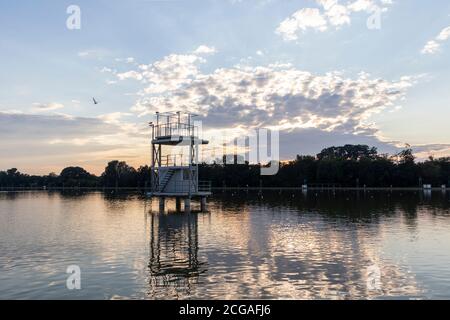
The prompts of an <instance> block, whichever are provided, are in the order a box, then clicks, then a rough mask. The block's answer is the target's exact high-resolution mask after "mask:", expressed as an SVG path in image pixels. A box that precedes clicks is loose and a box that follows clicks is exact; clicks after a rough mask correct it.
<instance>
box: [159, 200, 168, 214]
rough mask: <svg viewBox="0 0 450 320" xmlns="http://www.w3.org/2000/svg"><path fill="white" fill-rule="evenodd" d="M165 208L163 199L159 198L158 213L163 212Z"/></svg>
mask: <svg viewBox="0 0 450 320" xmlns="http://www.w3.org/2000/svg"><path fill="white" fill-rule="evenodd" d="M165 207H166V199H165V198H164V197H159V212H164V211H165Z"/></svg>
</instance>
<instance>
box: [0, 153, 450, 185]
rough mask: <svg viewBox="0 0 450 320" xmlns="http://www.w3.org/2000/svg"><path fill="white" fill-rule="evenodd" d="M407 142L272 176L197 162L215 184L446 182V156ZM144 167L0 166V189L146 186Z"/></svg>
mask: <svg viewBox="0 0 450 320" xmlns="http://www.w3.org/2000/svg"><path fill="white" fill-rule="evenodd" d="M415 160H416V159H415V157H414V155H413V150H412V149H411V148H410V147H409V146H407V147H406V148H405V149H404V150H402V151H401V152H399V153H398V154H395V155H388V154H379V153H378V151H377V149H376V148H373V147H372V148H371V147H369V146H367V145H345V146H339V147H329V148H326V149H323V150H322V151H321V152H320V153H319V154H317V155H316V156H300V155H298V156H297V157H296V159H293V160H291V161H283V162H281V163H280V168H279V171H278V173H277V174H276V175H273V176H261V175H260V169H261V166H260V165H259V164H249V163H248V162H245V163H242V164H238V163H235V162H233V163H225V164H224V163H220V164H219V163H213V164H201V165H200V167H199V178H200V180H210V181H212V186H213V187H260V186H262V187H300V186H301V185H303V184H308V185H313V186H314V185H319V186H320V185H322V186H323V185H325V186H336V187H363V186H366V187H391V186H392V187H419V186H421V185H422V184H431V185H434V186H441V185H444V184H445V185H448V186H450V157H446V158H437V159H435V158H433V157H430V158H429V159H427V160H426V161H423V162H416V161H415ZM150 179H151V173H150V168H149V167H148V166H141V167H139V168H138V169H135V168H133V167H131V166H129V165H128V164H127V163H125V162H123V161H117V160H116V161H111V162H109V163H108V164H107V166H106V167H105V170H104V172H103V173H102V174H101V175H100V176H96V175H93V174H90V173H89V172H87V171H86V170H85V169H83V168H80V167H68V168H65V169H63V170H62V171H61V173H60V174H59V175H57V174H55V173H51V174H49V175H45V176H33V175H27V174H23V173H20V172H19V171H18V170H17V169H15V168H13V169H9V170H6V171H0V188H5V187H6V188H18V187H24V188H42V187H47V188H65V187H67V188H76V187H90V188H101V187H107V188H140V189H146V188H149V187H150Z"/></svg>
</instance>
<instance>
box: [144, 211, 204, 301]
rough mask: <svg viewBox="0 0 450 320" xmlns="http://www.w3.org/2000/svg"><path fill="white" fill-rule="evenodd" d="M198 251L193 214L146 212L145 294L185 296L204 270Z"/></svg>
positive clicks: (195, 217) (195, 219)
mask: <svg viewBox="0 0 450 320" xmlns="http://www.w3.org/2000/svg"><path fill="white" fill-rule="evenodd" d="M198 251H199V245H198V221H197V214H195V213H190V214H184V213H174V212H172V213H153V212H152V213H150V253H149V256H150V261H149V265H148V267H149V271H150V279H149V284H150V287H149V289H150V290H149V293H148V294H149V296H151V297H154V298H158V297H160V295H161V296H162V297H166V296H167V289H168V290H172V291H173V294H174V295H175V296H177V297H178V291H182V293H183V295H189V293H190V291H191V287H192V286H194V285H196V284H198V279H199V277H200V275H201V274H202V273H204V272H205V271H206V263H205V262H202V261H199V257H198ZM161 289H162V290H161Z"/></svg>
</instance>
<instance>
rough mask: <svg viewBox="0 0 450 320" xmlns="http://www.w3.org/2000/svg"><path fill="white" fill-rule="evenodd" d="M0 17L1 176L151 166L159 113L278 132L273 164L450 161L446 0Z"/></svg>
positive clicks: (60, 10)
mask: <svg viewBox="0 0 450 320" xmlns="http://www.w3.org/2000/svg"><path fill="white" fill-rule="evenodd" d="M73 4H74V5H78V6H79V8H80V9H81V29H79V30H70V29H68V28H67V26H66V20H67V18H68V17H69V14H67V12H66V9H67V7H68V6H69V5H73ZM378 17H379V18H380V19H379V24H376V23H375V24H373V23H374V21H375V22H377V21H378V20H377V18H378ZM368 20H369V24H368V23H367V21H368ZM0 21H1V22H0V48H1V50H0V59H1V61H2V64H1V66H2V68H1V72H0V87H1V90H0V139H1V140H0V170H6V169H8V168H11V167H17V168H18V169H19V170H20V171H21V172H26V173H33V174H47V173H49V172H56V173H59V172H60V171H61V169H62V168H64V167H66V166H69V165H77V166H82V167H84V168H86V169H87V170H89V171H91V172H92V173H96V174H99V173H101V172H102V170H103V168H104V167H105V165H106V163H107V162H108V161H110V160H115V159H119V160H124V161H127V162H128V163H130V164H132V165H133V166H139V165H142V164H148V163H149V158H150V146H149V131H148V128H147V123H148V122H149V121H151V115H152V114H153V113H154V112H155V111H168V110H184V111H192V112H195V113H198V114H200V115H201V116H202V118H201V119H202V121H203V126H204V129H205V131H206V132H209V133H210V134H215V135H217V134H218V133H219V132H227V134H228V135H229V136H230V137H233V136H240V135H243V134H244V135H245V133H246V131H247V130H249V129H252V128H261V127H268V128H273V129H279V130H280V152H281V158H282V159H290V158H293V157H294V156H295V155H296V154H316V153H318V152H319V151H320V150H321V149H323V148H324V147H328V146H332V145H342V144H348V143H363V144H369V145H373V146H376V147H378V149H379V151H380V152H388V153H394V152H396V151H398V150H399V149H398V148H401V147H403V146H404V145H405V143H409V144H410V145H411V146H412V147H413V149H414V150H415V152H416V155H417V156H418V157H419V158H422V159H423V158H426V157H427V156H429V155H435V156H446V155H448V156H450V125H449V119H450V94H449V90H450V86H449V84H450V63H449V61H450V2H449V1H448V0H433V1H421V0H340V1H337V0H303V1H295V0H201V1H200V0H199V1H191V0H189V1H188V0H182V1H181V0H180V1H177V0H173V1H172V0H171V1H162V0H161V1H151V0H131V1H110V0H102V1H80V0H75V1H70V2H67V1H31V0H28V1H9V2H6V1H2V2H1V3H0ZM92 97H95V98H96V99H97V100H98V101H99V103H98V104H94V103H93V101H92Z"/></svg>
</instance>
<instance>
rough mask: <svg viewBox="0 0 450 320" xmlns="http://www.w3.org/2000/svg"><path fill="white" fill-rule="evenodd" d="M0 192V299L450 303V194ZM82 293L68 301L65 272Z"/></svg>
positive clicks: (71, 292) (71, 295) (72, 292)
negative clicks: (163, 203) (161, 204)
mask: <svg viewBox="0 0 450 320" xmlns="http://www.w3.org/2000/svg"><path fill="white" fill-rule="evenodd" d="M208 206H209V211H210V212H208V213H190V214H184V213H175V212H173V211H174V209H175V203H174V201H169V202H168V205H167V210H168V212H166V213H163V214H161V213H158V212H157V209H158V202H157V201H153V202H152V201H149V200H148V199H145V198H144V197H142V196H140V195H138V194H126V195H106V194H103V193H95V192H93V193H84V194H73V193H59V192H17V193H0V298H1V299H50V298H56V299H127V298H132V299H185V298H187V299H251V298H262V299H367V298H369V299H392V298H400V299H429V298H437V299H444V298H447V299H450V194H449V193H441V192H437V193H433V194H424V193H422V192H403V193H400V192H394V193H389V192H366V193H364V192H360V193H357V192H352V193H333V192H308V194H302V193H301V192H300V193H293V192H287V191H286V192H285V191H283V192H278V191H276V192H265V193H263V194H262V195H258V194H256V193H246V192H236V193H219V194H216V195H214V196H213V197H212V198H210V199H209V203H208ZM72 265H76V266H78V267H79V268H80V272H81V274H80V285H81V289H80V290H69V289H68V288H67V286H66V280H67V278H68V277H69V276H70V274H68V273H66V271H67V268H68V267H69V266H72Z"/></svg>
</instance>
